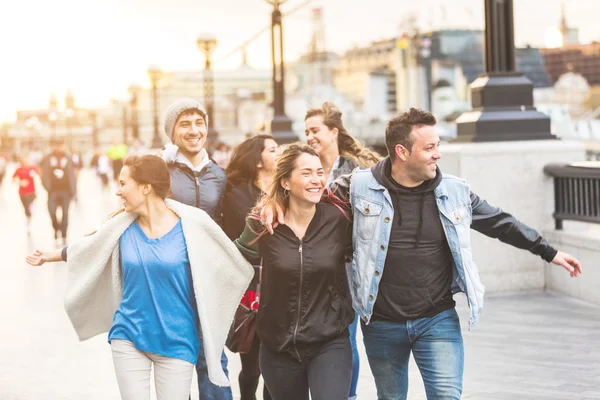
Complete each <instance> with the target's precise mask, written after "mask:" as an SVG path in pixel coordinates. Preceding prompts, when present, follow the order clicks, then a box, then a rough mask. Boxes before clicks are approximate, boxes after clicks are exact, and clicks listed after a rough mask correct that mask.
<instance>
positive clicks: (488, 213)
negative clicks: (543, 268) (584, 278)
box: [471, 192, 581, 277]
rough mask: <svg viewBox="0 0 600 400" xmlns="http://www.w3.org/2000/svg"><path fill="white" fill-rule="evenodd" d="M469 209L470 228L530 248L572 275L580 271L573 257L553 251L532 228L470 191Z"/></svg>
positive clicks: (505, 241) (546, 241) (508, 242)
mask: <svg viewBox="0 0 600 400" xmlns="http://www.w3.org/2000/svg"><path fill="white" fill-rule="evenodd" d="M471 208H472V210H473V212H472V218H473V219H472V221H471V228H473V229H475V230H476V231H477V232H480V233H483V234H484V235H486V236H489V237H492V238H496V239H498V240H500V241H501V242H504V243H507V244H510V245H511V246H514V247H517V248H519V249H524V250H529V251H530V252H531V253H533V254H536V255H538V256H540V257H542V258H543V259H544V260H546V261H547V262H551V263H553V264H556V265H560V266H562V267H563V268H564V269H566V270H567V271H569V273H570V274H571V276H572V277H575V276H577V275H579V274H580V273H581V265H580V263H579V261H578V260H577V259H576V258H575V257H573V256H571V255H569V254H567V253H564V252H561V251H558V250H556V249H555V248H554V247H552V246H550V244H549V243H548V240H546V239H545V238H544V237H543V236H541V235H540V234H539V233H538V232H537V231H536V230H535V229H533V228H531V227H529V226H527V225H525V224H524V223H522V222H520V221H519V220H517V219H516V218H515V217H514V216H512V215H511V214H509V213H507V212H505V211H503V210H502V209H500V208H498V207H494V206H492V205H490V204H489V203H488V202H487V201H485V200H483V199H481V198H480V197H479V196H478V195H477V194H475V193H473V192H471Z"/></svg>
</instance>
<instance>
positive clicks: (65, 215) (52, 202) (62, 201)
mask: <svg viewBox="0 0 600 400" xmlns="http://www.w3.org/2000/svg"><path fill="white" fill-rule="evenodd" d="M69 203H71V194H70V193H69V192H66V191H62V190H61V191H58V190H57V191H52V192H49V193H48V212H49V213H50V218H51V219H52V227H53V228H54V233H55V235H56V234H57V232H58V231H60V232H61V236H62V237H63V238H65V237H67V228H68V227H69ZM58 207H60V208H61V210H62V218H61V220H60V222H58V218H56V209H57V208H58Z"/></svg>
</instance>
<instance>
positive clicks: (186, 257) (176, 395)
mask: <svg viewBox="0 0 600 400" xmlns="http://www.w3.org/2000/svg"><path fill="white" fill-rule="evenodd" d="M169 194H170V176H169V171H168V169H167V167H166V165H165V164H164V162H163V161H162V160H161V159H160V158H159V157H156V156H153V155H146V156H141V157H135V156H132V157H129V158H127V160H126V161H125V166H124V167H123V168H122V170H121V173H120V179H119V189H118V190H117V196H119V197H120V199H121V200H122V202H123V206H124V209H123V210H122V212H120V213H117V214H116V215H114V216H113V217H112V218H111V219H109V220H108V221H107V222H106V223H105V224H104V225H102V227H101V228H100V229H99V230H98V231H97V232H95V233H94V234H92V235H90V236H87V237H84V238H82V239H80V240H78V241H76V242H74V243H73V244H71V245H70V246H69V247H65V248H63V249H62V250H57V251H53V252H42V251H39V250H38V251H36V252H35V253H34V254H32V255H31V256H28V257H27V262H28V263H29V264H31V265H35V266H40V265H42V264H44V263H45V262H50V261H61V260H62V261H66V262H67V266H68V269H69V282H68V284H67V290H66V295H65V308H66V310H67V314H68V315H69V318H70V319H71V322H72V324H73V327H74V328H75V330H76V332H77V334H78V336H79V339H80V340H86V339H89V338H91V337H93V336H95V335H97V334H100V333H103V332H106V331H108V332H109V333H108V341H109V343H110V345H111V348H112V354H113V363H114V368H115V373H116V376H117V382H118V384H119V390H120V392H121V397H122V399H123V400H142V399H149V398H150V372H151V368H152V365H154V375H155V383H156V385H155V386H156V394H157V399H158V400H186V399H188V396H189V394H190V385H191V381H192V375H193V370H194V365H195V363H196V359H197V358H198V353H199V348H200V341H201V340H202V341H203V342H204V347H205V349H206V352H205V354H206V361H205V362H206V363H207V366H208V377H209V379H210V380H211V381H212V382H214V383H215V384H217V385H220V386H228V385H229V381H228V379H227V377H226V375H225V374H224V372H223V369H222V368H221V365H220V355H221V353H222V350H223V347H224V344H225V340H226V338H227V334H228V332H229V328H230V326H231V323H232V320H233V314H234V312H235V309H236V308H237V305H238V302H239V299H240V298H241V296H242V294H243V293H244V290H245V289H246V287H247V286H248V284H249V283H250V280H251V279H252V274H253V270H252V267H251V266H250V265H249V264H248V263H247V262H246V261H245V260H244V258H243V257H242V256H241V255H240V253H239V252H238V251H237V250H236V248H235V246H234V245H233V243H232V242H231V241H230V240H229V238H228V237H227V236H226V235H225V234H224V233H223V231H222V230H221V229H220V227H219V226H218V225H217V224H215V223H214V222H213V221H212V219H211V218H209V217H208V216H207V215H206V213H205V212H203V211H201V210H198V209H197V208H194V207H189V206H186V205H184V204H181V203H179V202H176V201H174V200H169V199H167V197H168V196H169ZM188 245H189V246H188ZM200 328H201V329H200ZM200 331H201V332H202V337H200Z"/></svg>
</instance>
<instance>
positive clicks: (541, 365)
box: [0, 170, 600, 400]
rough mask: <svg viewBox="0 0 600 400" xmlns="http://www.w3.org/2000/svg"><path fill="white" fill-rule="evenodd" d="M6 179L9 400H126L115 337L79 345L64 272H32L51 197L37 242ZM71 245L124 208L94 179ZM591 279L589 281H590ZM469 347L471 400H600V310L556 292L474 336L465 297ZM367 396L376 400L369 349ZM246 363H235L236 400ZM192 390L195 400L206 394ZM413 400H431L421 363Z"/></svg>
mask: <svg viewBox="0 0 600 400" xmlns="http://www.w3.org/2000/svg"><path fill="white" fill-rule="evenodd" d="M16 193H17V189H16V187H15V186H14V185H13V184H12V183H11V182H10V181H9V180H8V179H7V180H6V181H5V182H4V184H3V185H2V187H0V254H2V255H3V260H2V262H1V263H0V276H1V279H0V305H1V306H0V321H2V325H1V328H0V343H1V344H0V400H38V399H39V400H42V399H43V400H81V399H85V400H117V399H119V393H118V389H117V384H116V380H115V377H114V374H113V369H112V360H111V354H110V348H109V346H108V345H107V343H106V335H100V336H99V337H96V338H94V339H91V340H88V341H86V342H82V343H79V342H78V341H77V338H76V336H75V333H74V331H73V329H72V327H71V325H70V323H69V321H68V319H67V316H66V314H65V312H64V310H63V305H62V294H63V290H64V287H65V281H66V268H65V264H63V263H61V264H53V265H47V266H43V267H41V268H34V267H29V266H27V265H26V264H25V262H24V259H25V256H26V254H28V253H29V252H31V251H32V250H33V249H35V248H41V249H50V248H53V247H54V243H53V240H52V229H51V226H50V219H49V217H48V215H47V212H46V209H45V201H46V197H45V194H44V193H43V190H41V191H40V193H39V198H38V200H37V205H36V209H35V214H34V219H33V227H34V229H33V232H32V234H31V236H30V237H28V236H27V234H26V231H25V218H24V215H23V212H22V209H21V205H20V202H19V199H18V196H17V195H16ZM79 196H80V200H79V203H77V204H75V205H73V206H72V213H71V227H70V231H69V236H70V237H71V238H76V237H80V236H81V235H83V234H85V233H87V232H90V231H92V230H93V229H95V228H96V227H97V226H98V224H100V223H101V222H102V221H103V219H104V218H105V217H106V215H108V214H109V213H110V212H111V211H114V210H115V209H116V208H117V207H118V202H117V201H115V199H116V198H115V196H114V194H113V193H112V192H111V193H108V192H104V193H103V192H102V191H101V189H100V187H99V183H98V181H97V180H96V178H95V177H94V176H93V174H92V173H91V172H90V171H86V170H84V171H82V174H81V176H80V190H79ZM583 268H584V274H583V277H582V278H581V279H585V265H584V266H583ZM457 298H458V299H457V300H458V301H459V307H458V309H459V313H460V314H461V317H462V321H463V325H464V329H463V335H464V340H465V348H466V352H465V359H466V362H465V378H464V395H463V398H465V399H490V400H492V399H494V400H504V399H548V400H550V399H552V400H558V399H564V400H574V399H590V400H591V399H600V307H597V306H591V305H589V304H586V303H582V302H580V301H576V300H573V299H571V298H568V297H565V296H562V295H558V294H554V293H549V292H520V293H513V294H502V295H489V296H488V297H487V299H486V306H485V311H484V314H483V316H482V318H481V321H480V322H479V324H478V325H477V326H476V327H475V329H474V330H473V331H468V329H467V327H466V321H467V315H468V311H467V308H466V305H465V302H464V296H457ZM359 346H360V352H361V365H362V368H361V376H360V381H359V390H358V392H359V398H360V399H365V400H374V399H376V392H375V388H374V384H373V378H372V376H371V373H370V370H369V367H368V363H367V360H366V357H365V353H364V348H362V344H361V343H359ZM239 368H240V363H239V357H238V356H237V355H230V374H231V376H233V377H234V379H232V384H233V391H234V398H239V391H238V388H237V379H236V377H237V374H238V372H239ZM193 384H194V388H193V390H192V399H198V392H197V390H196V389H195V380H194V383H193ZM410 385H411V386H410V391H409V399H424V398H425V395H424V390H423V384H422V381H421V379H420V375H419V372H418V369H417V367H416V366H415V365H414V363H412V365H411V373H410Z"/></svg>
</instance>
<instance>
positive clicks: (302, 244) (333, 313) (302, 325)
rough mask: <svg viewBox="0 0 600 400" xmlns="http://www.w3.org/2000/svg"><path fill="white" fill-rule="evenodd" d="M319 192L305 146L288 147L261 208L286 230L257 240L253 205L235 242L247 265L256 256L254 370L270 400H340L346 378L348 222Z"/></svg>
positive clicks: (318, 171)
mask: <svg viewBox="0 0 600 400" xmlns="http://www.w3.org/2000/svg"><path fill="white" fill-rule="evenodd" d="M324 191H325V172H324V170H323V167H322V166H321V161H320V160H319V156H318V155H317V153H316V152H315V151H314V150H313V149H312V148H310V147H309V146H307V145H297V144H293V145H290V146H289V147H288V148H287V149H286V150H285V151H284V152H283V154H282V155H281V157H280V158H279V160H278V161H277V167H276V168H275V173H274V177H273V183H272V185H271V187H270V189H269V191H268V193H267V195H266V196H265V199H264V201H265V204H277V205H278V206H279V207H281V209H282V210H283V212H284V214H285V218H286V225H279V226H278V227H276V228H275V231H274V234H273V235H269V234H265V233H266V230H265V228H264V226H263V225H262V224H261V223H260V221H259V219H258V218H259V217H258V215H260V211H261V206H260V205H259V206H258V207H257V208H255V209H254V211H253V213H252V214H251V216H250V217H249V218H248V220H247V225H246V228H245V229H244V232H243V233H242V235H241V236H240V238H239V239H237V240H236V244H237V245H238V248H239V249H240V251H241V252H242V253H243V254H244V255H245V256H246V258H248V259H249V260H251V261H252V262H257V261H258V260H259V259H260V258H262V265H263V273H262V284H261V301H260V306H259V310H258V321H257V333H258V335H259V337H260V341H261V347H260V355H259V360H260V369H261V372H262V374H263V378H264V380H265V384H266V385H267V387H268V388H269V392H270V393H271V396H272V397H273V399H275V400H308V398H309V392H310V397H311V398H312V399H313V400H346V399H347V398H348V391H349V388H350V381H351V378H352V349H351V346H350V341H349V338H348V335H349V334H348V326H349V325H350V323H351V322H352V320H353V319H354V311H353V310H352V302H351V299H350V294H349V288H348V280H347V277H346V269H345V257H346V255H347V252H348V249H349V248H350V246H351V228H352V226H351V224H350V222H349V220H348V218H347V213H346V212H345V210H344V207H343V205H342V204H340V202H339V201H337V200H336V198H335V196H333V195H331V194H330V193H328V194H327V195H325V196H324V198H325V199H326V200H328V201H321V198H322V196H323V193H324Z"/></svg>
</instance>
